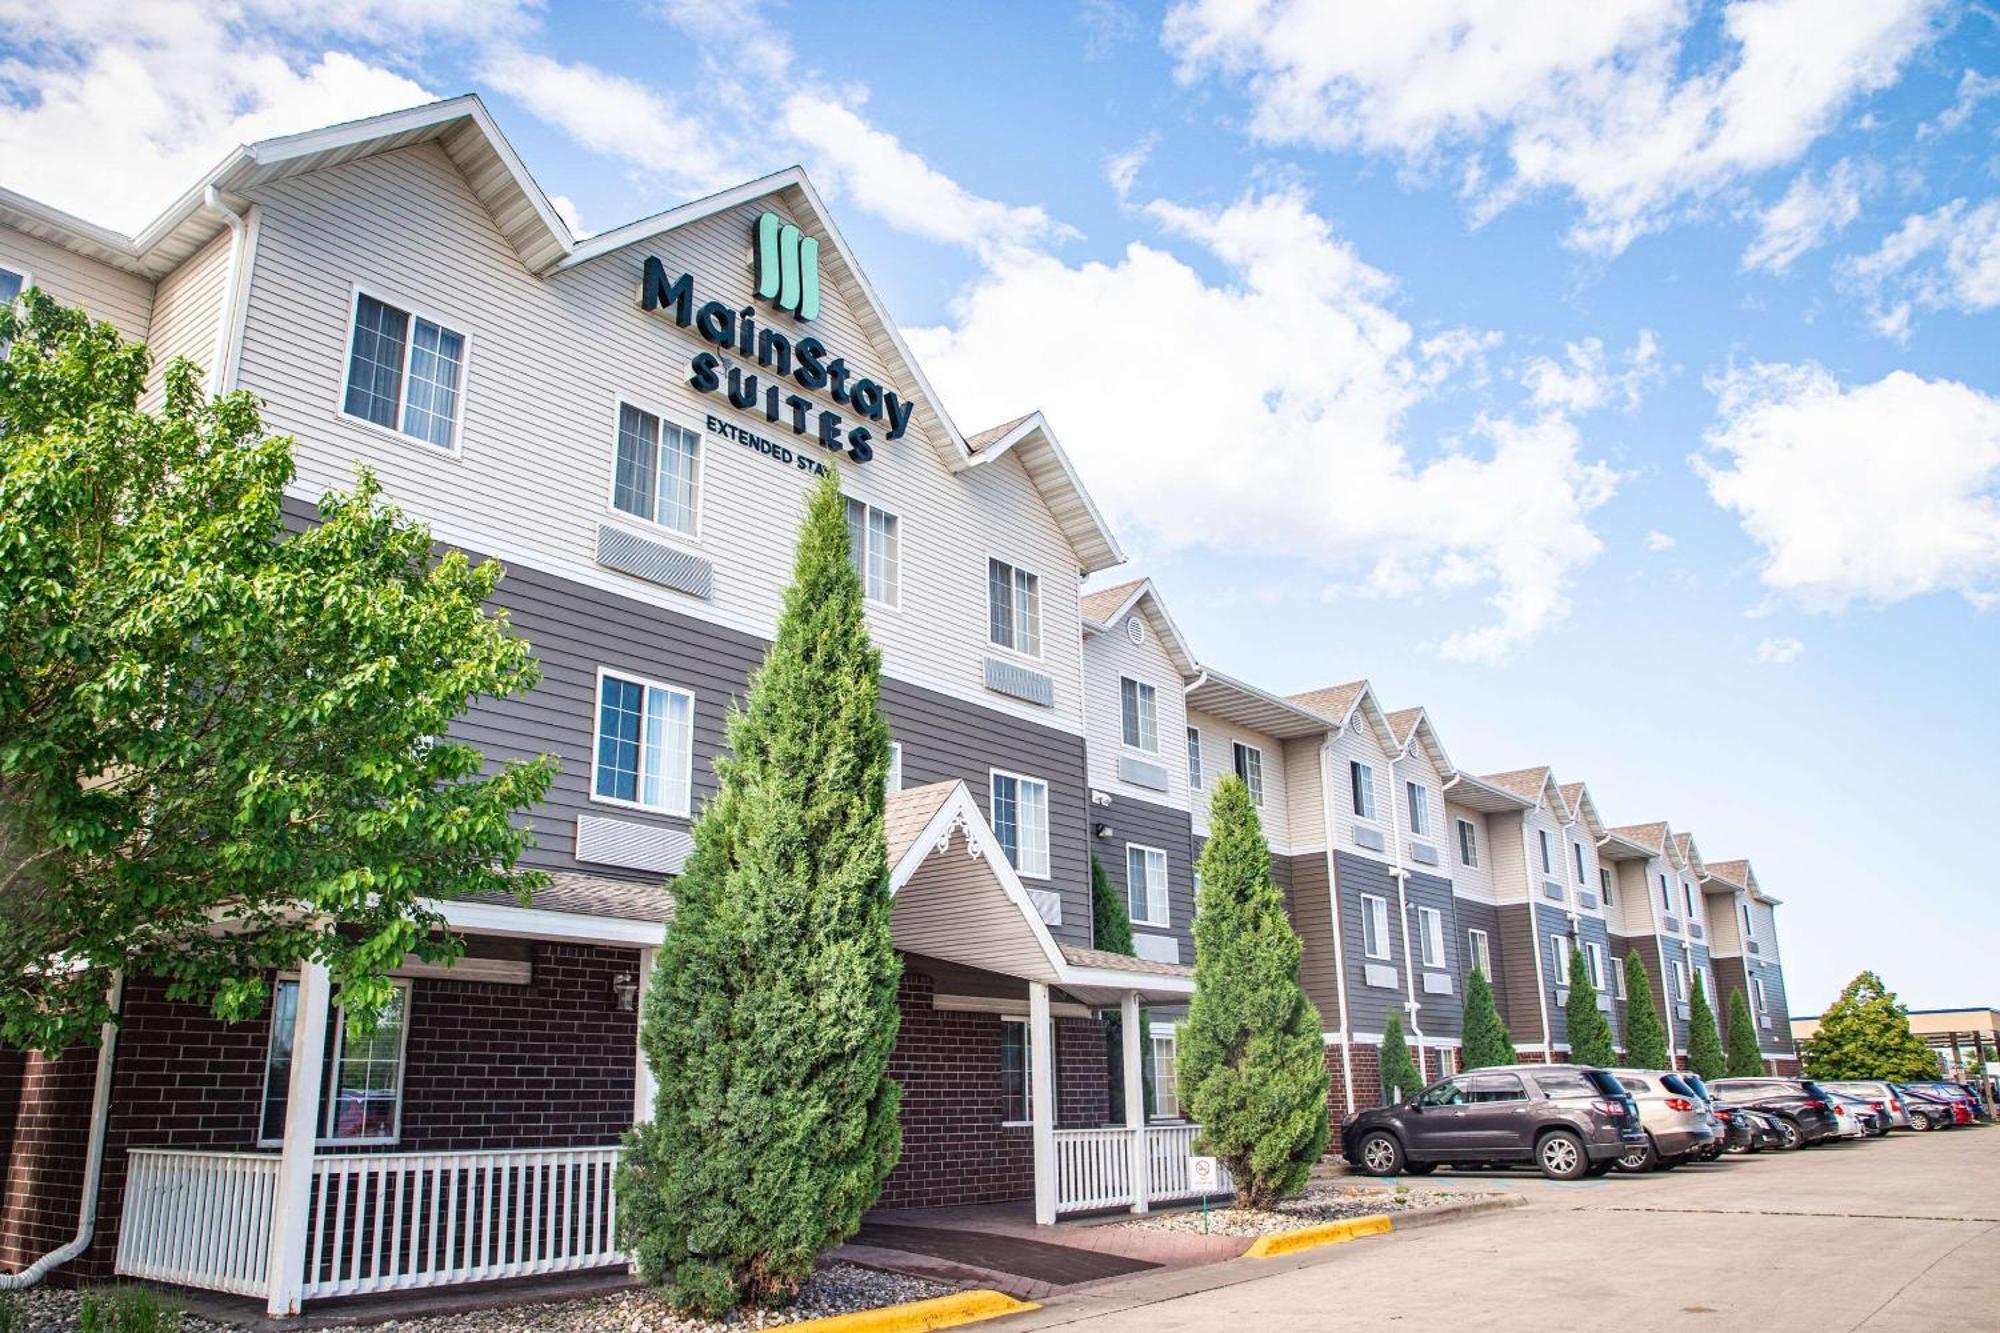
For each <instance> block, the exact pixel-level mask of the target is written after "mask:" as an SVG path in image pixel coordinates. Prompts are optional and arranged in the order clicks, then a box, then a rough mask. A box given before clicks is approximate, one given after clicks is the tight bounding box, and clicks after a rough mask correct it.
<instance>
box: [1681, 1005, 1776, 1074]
mask: <svg viewBox="0 0 2000 1333" xmlns="http://www.w3.org/2000/svg"><path fill="white" fill-rule="evenodd" d="M1723 1064H1724V1067H1725V1072H1726V1073H1727V1074H1728V1075H1729V1077H1730V1078H1755V1077H1757V1075H1759V1074H1761V1073H1763V1072H1764V1052H1763V1050H1762V1049H1761V1048H1760V1047H1759V1046H1758V1043H1757V1021H1756V1020H1755V1019H1753V1018H1752V1017H1750V1006H1749V1005H1748V1004H1747V1003H1745V1002H1744V999H1743V992H1742V991H1740V990H1733V991H1731V992H1729V1051H1728V1054H1727V1056H1726V1057H1725V1058H1724V1060H1723ZM1695 1072H1696V1073H1700V1072H1701V1071H1700V1070H1696V1071H1695ZM1702 1077H1703V1078H1707V1077H1708V1075H1706V1074H1702Z"/></svg>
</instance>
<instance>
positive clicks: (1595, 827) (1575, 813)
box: [1558, 782, 1607, 841]
mask: <svg viewBox="0 0 2000 1333" xmlns="http://www.w3.org/2000/svg"><path fill="white" fill-rule="evenodd" d="M1558 790H1560V791H1561V792H1562V798H1563V803H1564V804H1566V805H1567V806H1569V808H1570V816H1571V818H1572V819H1582V820H1583V826H1584V827H1585V828H1586V829H1588V830H1589V831H1590V836H1591V839H1592V840H1593V841H1597V840H1601V839H1602V838H1603V837H1604V835H1605V833H1606V832H1607V830H1606V829H1605V827H1604V820H1603V819H1601V818H1600V817H1599V816H1598V813H1597V802H1595V801H1593V800H1591V799H1590V789H1589V788H1588V787H1585V786H1584V785H1583V784H1582V783H1581V782H1565V783H1563V784H1562V786H1561V787H1560V788H1558Z"/></svg>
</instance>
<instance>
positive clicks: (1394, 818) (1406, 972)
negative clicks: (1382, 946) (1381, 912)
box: [1389, 732, 1430, 1079]
mask: <svg viewBox="0 0 2000 1333" xmlns="http://www.w3.org/2000/svg"><path fill="white" fill-rule="evenodd" d="M1410 736H1411V739H1413V740H1414V739H1415V738H1416V733H1415V732H1411V733H1410ZM1409 757H1410V747H1409V746H1407V745H1405V746H1404V747H1403V748H1402V749H1400V750H1398V751H1397V752H1396V753H1395V754H1394V755H1392V756H1391V757H1390V759H1389V837H1390V840H1391V841H1390V856H1391V858H1392V863H1393V864H1394V866H1395V873H1396V910H1397V914H1398V915H1399V916H1401V917H1402V919H1403V994H1404V996H1405V997H1406V999H1405V1001H1404V1004H1403V1010H1404V1012H1405V1013H1407V1014H1408V1015H1409V1018H1410V1035H1411V1036H1413V1037H1415V1038H1416V1039H1417V1077H1418V1078H1420V1079H1422V1078H1428V1077H1430V1076H1429V1075H1428V1074H1426V1073H1424V1026H1423V1024H1422V1023H1421V1022H1420V1021H1418V1018H1417V1014H1418V1012H1419V1011H1421V1010H1422V1009H1423V1004H1422V1003H1421V1002H1420V1001H1419V1000H1418V999H1417V956H1416V955H1415V954H1413V953H1411V952H1410V892H1409V883H1410V879H1409V877H1410V870H1409V867H1408V866H1405V865H1404V864H1403V821H1402V817H1401V816H1399V815H1397V813H1396V784H1397V783H1398V782H1400V781H1402V779H1401V777H1400V776H1399V775H1398V774H1397V772H1396V765H1397V764H1398V763H1399V762H1401V761H1402V760H1404V759H1407V758H1409Z"/></svg>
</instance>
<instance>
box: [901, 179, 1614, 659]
mask: <svg viewBox="0 0 2000 1333" xmlns="http://www.w3.org/2000/svg"><path fill="white" fill-rule="evenodd" d="M1143 214H1144V216H1147V217H1149V218H1151V219H1152V220H1153V221H1154V222H1155V223H1157V224H1158V225H1159V226H1160V227H1161V229H1162V230H1163V231H1164V232H1165V233H1166V234H1167V235H1168V236H1169V237H1170V238H1173V239H1174V240H1176V241H1178V242H1181V243H1184V244H1188V245H1192V246H1194V247H1196V248H1197V249H1199V250H1200V251H1201V252H1202V254H1203V256H1204V258H1205V259H1206V260H1208V261H1210V262H1212V263H1215V264H1218V265H1220V267H1221V268H1222V270H1223V271H1224V272H1225V274H1226V278H1225V279H1224V280H1223V281H1220V282H1211V281H1209V280H1207V279H1206V278H1204V276H1203V275H1202V273H1201V272H1198V271H1197V269H1196V268H1195V267H1194V266H1193V265H1192V264H1190V263H1188V262H1186V261H1184V260H1182V259H1181V258H1179V257H1177V256H1176V255H1175V254H1172V253H1170V252H1169V251H1168V250H1166V249H1164V248H1161V247H1158V246H1155V245H1151V244H1146V243H1143V242H1134V243H1132V244H1131V245H1129V246H1128V247H1127V248H1126V250H1125V251H1124V253H1123V254H1122V255H1121V256H1119V257H1118V258H1117V259H1116V260H1115V261H1112V262H1090V263H1083V264H1078V265H1070V264H1065V263H1063V262H1061V261H1059V260H1057V259H1055V258H1053V257H1051V256H1049V255H1046V254H1038V253H1030V252H1017V253H1014V254H1010V255H1007V256H1003V257H1001V258H999V259H998V260H997V261H996V262H994V263H993V264H992V265H991V267H990V269H989V271H988V272H987V273H986V274H985V276H983V277H982V278H980V279H978V280H976V281H975V282H974V283H973V284H972V285H971V286H970V287H969V288H968V289H967V290H966V291H965V292H964V293H962V295H961V296H960V298H959V299H958V301H957V302H956V303H955V305H954V307H953V311H952V322H951V324H950V326H948V327H941V328H931V329H918V330H914V331H912V332H911V334H910V341H911V343H912V345H913V347H914V348H915V350H916V352H917V354H918V355H919V357H921V358H922V359H923V361H924V364H925V367H926V369H927V370H928V371H929V372H930V374H931V377H932V379H933V381H934V382H935V383H936V384H937V386H938V389H939V392H940V393H942V394H943V395H944V396H945V398H946V400H947V401H948V402H949V403H950V404H951V405H952V410H953V412H954V414H955V415H956V416H957V417H958V418H959V420H961V421H962V422H965V423H967V424H968V425H972V426H977V425H983V424H986V423H989V422H993V421H999V420H1003V419H1005V418H1007V417H1009V416H1012V415H1015V414H1017V413H1019V412H1021V411H1023V410H1025V409H1027V408H1028V407H1031V406H1035V407H1041V408H1043V409H1045V410H1046V411H1047V412H1048V413H1049V417H1050V420H1051V422H1052V423H1053V425H1054V428H1055V430H1056V431H1057V432H1058V433H1059V434H1060V435H1061V437H1062V439H1063V440H1064V442H1065V444H1066V445H1067V446H1068V447H1069V449H1070V451H1071V454H1072V456H1073V457H1074V458H1075V459H1076V460H1077V463H1078V466H1079V467H1080V468H1081V469H1082V471H1083V474H1084V479H1085V481H1086V483H1087V484H1089V485H1090V487H1091V489H1092V493H1093V495H1095V496H1096V498H1097V499H1098V501H1099V502H1100V504H1101V505H1103V506H1104V508H1105V509H1106V511H1107V516H1108V517H1109V518H1110V519H1111V521H1112V522H1113V523H1114V524H1116V525H1118V526H1119V527H1120V529H1121V531H1123V532H1124V533H1125V534H1126V535H1127V537H1128V539H1130V540H1132V541H1134V542H1136V543H1139V544H1142V545H1147V546H1150V547H1152V548H1153V549H1157V550H1170V549H1177V548H1188V547H1198V546H1203V545H1211V546H1214V547H1215V548H1217V549H1226V550H1228V551H1229V552H1230V553H1232V554H1240V553H1245V552H1248V553H1252V554H1268V555H1281V556H1293V557H1299V558H1302V559H1304V560H1306V561H1308V562H1310V563H1311V564H1313V565H1315V566H1317V567H1319V568H1322V569H1326V570H1328V571H1329V572H1335V571H1353V570H1356V569H1359V570H1361V571H1365V572H1364V574H1363V576H1362V581H1361V585H1360V586H1361V590H1362V591H1367V592H1372V593H1375V594H1377V595H1380V594H1382V593H1384V592H1386V591H1388V590H1391V589H1403V590H1412V589H1421V590H1424V591H1426V592H1428V593H1430V594H1434V595H1442V594H1451V593H1464V592H1468V591H1475V590H1478V591H1484V592H1485V593H1486V594H1487V598H1488V601H1489V603H1490V605H1491V606H1492V608H1493V609H1494V612H1495V615H1494V618H1493V619H1492V621H1491V623H1488V624H1485V625H1481V626H1475V627H1473V628H1471V629H1468V630H1466V631H1462V632H1460V633H1458V634H1454V635H1453V636H1451V637H1450V638H1449V639H1448V640H1447V641H1446V642H1445V643H1444V644H1443V645H1442V647H1443V651H1445V652H1447V653H1448V654H1450V655H1452V656H1455V657H1460V658H1476V659H1492V658H1496V657H1501V656H1504V655H1505V654H1506V653H1507V652H1509V651H1510V650H1512V649H1513V648H1515V647H1517V646H1518V645H1520V644H1521V643H1523V642H1525V641H1526V640H1528V639H1529V638H1531V637H1533V636H1534V635H1536V634H1538V633H1541V632H1542V631H1544V630H1546V629H1547V628H1548V627H1549V626H1550V625H1552V624H1553V623H1555V622H1556V621H1557V620H1559V619H1560V618H1561V617H1562V616H1563V615H1564V614H1566V613H1567V610H1568V605H1569V604H1568V596H1567V588H1568V584H1569V581H1570V579H1571V577H1572V576H1573V575H1574V573H1575V572H1576V571H1577V570H1578V569H1579V568H1580V567H1581V566H1582V565H1584V564H1586V563H1587V562H1589V561H1590V560H1591V559H1592V558H1594V557H1595V556H1596V554H1597V553H1598V551H1599V549H1600V543H1599V541H1598V538H1597V537H1596V536H1595V534H1593V533H1592V532H1591V530H1590V527H1589V525H1588V523H1587V521H1586V520H1587V516H1588V514H1589V512H1590V511H1591V510H1592V509H1594V508H1596V507H1597V506H1598V505H1600V504H1602V503H1603V502H1604V500H1605V499H1607V498H1608V497H1609V495H1610V493H1611V490H1612V488H1613V485H1614V480H1615V479H1614V477H1613V475H1612V474H1611V472H1610V471H1609V469H1607V468H1606V467H1604V466H1603V465H1602V464H1601V463H1597V462H1591V461H1587V460H1586V459H1585V458H1584V457H1583V446H1582V441H1581V440H1580V438H1579V437H1578V434H1577V432H1576V430H1575V428H1574V426H1573V425H1572V424H1571V423H1570V422H1569V420H1568V419H1567V418H1566V417H1564V416H1562V415H1560V414H1558V413H1554V412H1537V413H1534V414H1532V415H1530V416H1528V417H1526V418H1524V419H1519V420H1517V419H1512V418H1504V417H1491V416H1486V417H1481V418H1479V419H1477V420H1476V421H1475V422H1473V423H1472V425H1471V427H1470V429H1469V430H1468V431H1467V432H1466V436H1465V438H1464V439H1463V440H1462V441H1459V442H1457V443H1456V444H1455V446H1453V447H1448V448H1445V449H1443V450H1438V451H1432V452H1427V453H1426V454H1425V455H1423V456H1419V454H1418V453H1417V452H1416V451H1415V450H1413V449H1412V447H1411V445H1410V444H1409V443H1408V442H1407V441H1406V439H1405V438H1404V431H1403V426H1404V421H1405V417H1406V415H1407V414H1408V412H1409V411H1410V410H1411V408H1412V407H1413V406H1415V405H1416V404H1417V403H1418V402H1420V401H1422V400H1423V399H1424V398H1425V397H1426V396H1427V395H1428V394H1430V393H1431V392H1432V387H1433V385H1434V383H1435V377H1434V374H1433V367H1432V365H1431V364H1430V357H1431V356H1432V355H1438V356H1446V355H1449V356H1463V355H1464V353H1465V351H1466V347H1467V341H1466V340H1465V339H1462V338H1445V339H1443V340H1442V341H1441V342H1440V341H1437V340H1426V341H1424V342H1421V343H1420V342H1419V341H1418V340H1416V339H1415V337H1414V336H1413V333H1412V331H1411V329H1410V327H1409V325H1408V324H1407V323H1406V322H1405V321H1404V320H1403V319H1402V318H1401V317H1400V316H1399V315H1398V314H1397V313H1396V312H1395V311H1394V310H1393V309H1392V308H1391V302H1392V301H1393V300H1394V297H1395V284H1394V282H1393V281H1392V280H1391V278H1390V277H1389V276H1388V275H1387V274H1385V273H1383V272H1381V271H1380V270H1377V269H1375V268H1372V267H1370V266H1369V265H1368V264H1366V263H1364V262H1363V261H1362V260H1361V259H1360V257H1359V256H1358V255H1356V253H1355V252H1354V250H1353V248H1352V247H1351V246H1350V245H1348V244H1347V243H1346V242H1344V241H1342V240H1341V239H1340V238H1338V237H1337V236H1335V235H1334V234H1333V232H1332V230H1331V228H1330V227H1329V226H1328V225H1327V223H1326V222H1325V220H1324V219H1322V218H1321V217H1319V216H1318V215H1316V214H1314V213H1313V212H1312V211H1311V210H1310V209H1309V208H1308V207H1307V204H1306V202H1305V199H1304V197H1303V196H1302V194H1300V193H1298V192H1295V191H1291V190H1279V191H1275V192H1271V193H1265V194H1258V195H1251V196H1247V197H1245V198H1242V199H1240V200H1238V201H1237V202H1236V203H1234V204H1232V205H1230V206H1228V207H1226V208H1221V209H1214V210H1204V209H1195V208H1189V207H1186V206H1183V205H1179V204H1175V203H1170V202H1162V201H1156V202H1153V203H1150V204H1147V205H1145V206H1144V208H1143ZM1052 327H1054V328H1066V329H1068V330H1070V334H1069V336H1071V337H1074V338H1079V339H1087V340H1088V342H1089V344H1090V345H1091V346H1092V347H1094V348H1100V349H1102V352H1103V354H1102V355H1092V356H1070V355H1062V354H1057V355H1051V354H1050V336H1051V329H1052ZM1482 341H1483V339H1480V338H1477V337H1475V338H1474V339H1472V345H1474V346H1476V345H1478V344H1479V343H1480V342H1482ZM1426 347H1429V348H1431V349H1432V350H1431V351H1430V352H1427V351H1426V350H1425V349H1426Z"/></svg>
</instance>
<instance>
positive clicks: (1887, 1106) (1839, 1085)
mask: <svg viewBox="0 0 2000 1333" xmlns="http://www.w3.org/2000/svg"><path fill="white" fill-rule="evenodd" d="M1820 1086H1821V1087H1823V1088H1825V1089H1826V1090H1827V1091H1828V1092H1839V1093H1845V1094H1846V1095H1847V1096H1849V1097H1859V1098H1860V1099H1861V1100H1862V1101H1864V1102H1870V1103H1873V1104H1874V1105H1876V1106H1879V1107H1881V1108H1882V1109H1883V1110H1884V1111H1886V1112H1887V1113H1888V1115H1889V1128H1891V1129H1909V1128H1911V1127H1912V1126H1911V1124H1910V1112H1909V1108H1908V1107H1906V1106H1904V1105H1903V1099H1902V1097H1901V1096H1900V1095H1899V1094H1898V1093H1897V1091H1896V1090H1895V1089H1894V1088H1892V1087H1890V1086H1889V1085H1888V1084H1887V1083H1883V1082H1880V1081H1877V1080H1872V1079H1841V1080H1839V1081H1837V1082H1827V1081H1826V1080H1824V1079H1822V1080H1821V1081H1820Z"/></svg>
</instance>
